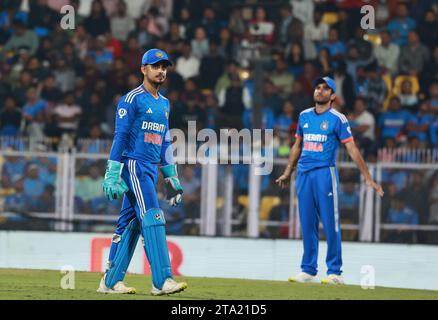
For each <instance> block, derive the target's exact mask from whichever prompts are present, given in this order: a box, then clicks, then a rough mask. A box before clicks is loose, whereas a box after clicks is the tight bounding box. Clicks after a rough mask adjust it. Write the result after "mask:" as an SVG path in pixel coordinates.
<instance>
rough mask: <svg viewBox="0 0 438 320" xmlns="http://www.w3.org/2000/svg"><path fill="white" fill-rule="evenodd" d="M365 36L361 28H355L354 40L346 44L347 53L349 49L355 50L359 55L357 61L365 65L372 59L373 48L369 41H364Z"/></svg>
mask: <svg viewBox="0 0 438 320" xmlns="http://www.w3.org/2000/svg"><path fill="white" fill-rule="evenodd" d="M365 35H366V31H365V30H364V29H362V28H361V27H356V29H355V33H354V38H353V39H351V40H350V41H348V43H347V51H349V50H350V48H351V47H354V48H356V49H357V51H358V54H359V60H362V61H364V63H365V64H368V63H371V61H372V60H373V59H374V57H373V46H372V45H371V43H370V42H369V41H367V40H365V39H364V38H365Z"/></svg>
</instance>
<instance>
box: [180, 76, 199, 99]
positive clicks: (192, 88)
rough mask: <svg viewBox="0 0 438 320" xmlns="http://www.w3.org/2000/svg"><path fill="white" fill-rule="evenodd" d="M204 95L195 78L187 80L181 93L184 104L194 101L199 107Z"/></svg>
mask: <svg viewBox="0 0 438 320" xmlns="http://www.w3.org/2000/svg"><path fill="white" fill-rule="evenodd" d="M202 99H203V97H202V94H201V92H200V91H199V89H198V85H197V83H196V81H195V78H190V79H187V80H186V81H185V83H184V90H183V91H182V92H181V93H180V100H181V102H182V103H185V104H186V103H188V102H189V101H194V102H195V104H196V105H197V106H200V105H201V104H202Z"/></svg>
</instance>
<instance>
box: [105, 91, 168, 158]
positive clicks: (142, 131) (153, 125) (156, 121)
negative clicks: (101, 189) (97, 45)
mask: <svg viewBox="0 0 438 320" xmlns="http://www.w3.org/2000/svg"><path fill="white" fill-rule="evenodd" d="M169 112H170V104H169V100H167V99H166V98H165V97H163V96H162V95H161V94H159V95H158V99H155V98H154V97H153V96H152V95H151V94H150V93H149V92H148V91H147V90H146V89H145V88H144V87H143V85H141V86H139V87H137V88H136V89H134V90H132V91H130V92H129V93H128V94H126V95H124V96H123V97H121V98H120V100H119V102H118V104H117V111H116V124H115V133H114V140H113V145H112V147H111V152H110V157H109V159H110V160H115V161H121V160H122V159H126V158H129V159H134V160H140V161H144V162H148V163H151V164H159V163H161V164H162V165H167V164H170V163H173V153H172V149H170V150H169V152H167V157H166V151H167V149H168V148H172V146H171V144H170V134H169V121H168V119H169Z"/></svg>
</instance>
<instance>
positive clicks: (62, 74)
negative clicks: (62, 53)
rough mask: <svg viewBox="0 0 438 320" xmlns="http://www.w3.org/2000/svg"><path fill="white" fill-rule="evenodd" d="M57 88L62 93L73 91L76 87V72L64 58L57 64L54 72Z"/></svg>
mask: <svg viewBox="0 0 438 320" xmlns="http://www.w3.org/2000/svg"><path fill="white" fill-rule="evenodd" d="M53 75H54V76H55V81H56V86H57V87H58V88H59V89H60V90H61V91H62V92H67V91H71V90H73V88H74V85H75V77H76V72H75V70H74V69H73V67H72V66H70V65H67V62H66V61H65V59H64V58H60V59H58V60H57V61H56V62H55V67H54V70H53Z"/></svg>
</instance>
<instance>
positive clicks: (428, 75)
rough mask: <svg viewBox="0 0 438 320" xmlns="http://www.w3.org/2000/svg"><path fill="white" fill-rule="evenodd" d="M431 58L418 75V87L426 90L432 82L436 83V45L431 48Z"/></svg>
mask: <svg viewBox="0 0 438 320" xmlns="http://www.w3.org/2000/svg"><path fill="white" fill-rule="evenodd" d="M432 55H433V56H432V58H431V59H430V60H429V63H428V64H427V65H426V66H425V67H424V70H423V72H422V74H421V75H420V87H421V88H428V87H429V86H430V84H431V83H433V82H434V81H436V82H438V45H436V46H435V47H434V48H433V51H432Z"/></svg>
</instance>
